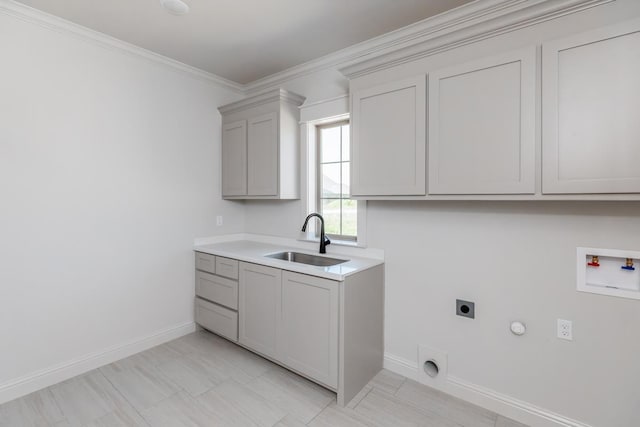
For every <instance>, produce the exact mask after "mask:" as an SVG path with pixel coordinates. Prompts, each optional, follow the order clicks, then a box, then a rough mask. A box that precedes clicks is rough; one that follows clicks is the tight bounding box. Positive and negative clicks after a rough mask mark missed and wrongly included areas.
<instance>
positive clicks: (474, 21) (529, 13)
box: [0, 0, 616, 103]
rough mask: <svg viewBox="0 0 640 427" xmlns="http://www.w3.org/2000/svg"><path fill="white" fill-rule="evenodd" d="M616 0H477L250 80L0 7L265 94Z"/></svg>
mask: <svg viewBox="0 0 640 427" xmlns="http://www.w3.org/2000/svg"><path fill="white" fill-rule="evenodd" d="M614 1H616V0H476V1H474V2H471V3H467V4H465V5H463V6H460V7H458V8H455V9H452V10H449V11H447V12H444V13H441V14H439V15H436V16H433V17H431V18H427V19H425V20H422V21H419V22H416V23H414V24H411V25H408V26H406V27H403V28H400V29H398V30H395V31H391V32H389V33H386V34H383V35H381V36H378V37H374V38H372V39H369V40H366V41H364V42H362V43H358V44H355V45H353V46H350V47H347V48H345V49H342V50H339V51H337V52H333V53H330V54H328V55H325V56H322V57H320V58H317V59H313V60H311V61H308V62H305V63H303V64H300V65H296V66H294V67H291V68H288V69H286V70H284V71H281V72H278V73H275V74H272V75H270V76H267V77H264V78H262V79H258V80H255V81H253V82H250V83H247V84H240V83H237V82H234V81H231V80H228V79H225V78H223V77H220V76H218V75H215V74H213V73H209V72H207V71H204V70H201V69H199V68H196V67H192V66H190V65H187V64H184V63H182V62H179V61H176V60H173V59H171V58H168V57H166V56H163V55H160V54H157V53H154V52H152V51H150V50H147V49H143V48H141V47H138V46H135V45H133V44H130V43H127V42H124V41H122V40H119V39H116V38H114V37H111V36H108V35H106V34H103V33H100V32H97V31H94V30H91V29H89V28H86V27H83V26H81V25H78V24H75V23H73V22H70V21H67V20H65V19H62V18H59V17H57V16H53V15H50V14H47V13H45V12H42V11H40V10H37V9H34V8H31V7H29V6H26V5H24V4H21V3H18V2H16V1H14V0H0V13H2V14H5V15H10V16H13V17H15V18H18V19H21V20H23V21H26V22H30V23H32V24H36V25H39V26H41V27H43V28H47V29H49V30H52V31H56V32H58V33H61V34H66V35H69V36H72V37H76V38H80V39H82V40H84V41H87V42H89V43H94V44H96V45H98V46H101V47H103V48H107V49H111V50H117V51H120V52H122V53H125V54H128V55H132V56H136V57H140V58H144V59H146V60H148V61H150V62H153V63H156V64H160V65H164V66H167V67H169V68H172V69H174V70H177V71H181V72H183V73H186V74H188V75H190V76H192V77H195V78H198V79H201V80H205V81H208V82H211V83H214V84H216V85H219V86H221V87H223V88H225V89H228V90H230V91H232V92H233V93H236V94H239V95H244V96H250V95H251V96H254V95H257V96H262V95H261V94H266V95H268V94H272V90H274V89H275V88H279V87H280V86H282V85H284V84H285V83H287V82H289V81H291V80H293V79H296V78H300V77H304V76H306V75H309V74H312V73H315V72H319V71H323V70H327V69H338V70H339V71H340V72H342V73H343V74H344V75H345V76H347V77H348V78H350V79H351V78H355V77H358V76H361V75H365V74H369V73H372V72H375V71H378V70H383V69H386V68H390V67H394V66H396V65H399V64H403V63H406V62H410V61H414V60H417V59H420V58H424V57H427V56H430V55H434V54H436V53H439V52H444V51H447V50H451V49H455V48H457V47H460V46H464V45H467V44H470V43H474V42H477V41H480V40H484V39H487V38H490V37H494V36H497V35H500V34H505V33H508V32H511V31H516V30H518V29H521V28H525V27H527V26H531V25H535V24H537V23H540V22H544V21H547V20H551V19H555V18H558V17H560V16H564V15H568V14H572V13H576V12H580V11H582V10H585V9H589V8H592V7H595V6H599V5H602V4H606V3H611V2H614ZM285 92H286V91H285ZM294 95H295V94H294ZM296 96H298V95H296ZM285 97H286V96H285ZM255 99H256V98H254V100H255ZM294 103H295V101H294Z"/></svg>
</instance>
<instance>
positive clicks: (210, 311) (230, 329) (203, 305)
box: [196, 298, 238, 341]
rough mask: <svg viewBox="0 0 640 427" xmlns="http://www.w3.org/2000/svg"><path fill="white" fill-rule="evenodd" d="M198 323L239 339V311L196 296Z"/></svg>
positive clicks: (217, 332)
mask: <svg viewBox="0 0 640 427" xmlns="http://www.w3.org/2000/svg"><path fill="white" fill-rule="evenodd" d="M196 323H197V324H199V325H200V326H202V327H203V328H205V329H208V330H210V331H211V332H213V333H216V334H218V335H221V336H223V337H225V338H228V339H230V340H232V341H238V313H236V312H235V311H231V310H229V309H228V308H224V307H221V306H219V305H216V304H213V303H211V302H208V301H205V300H203V299H200V298H196Z"/></svg>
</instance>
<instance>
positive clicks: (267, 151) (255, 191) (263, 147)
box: [247, 113, 278, 196]
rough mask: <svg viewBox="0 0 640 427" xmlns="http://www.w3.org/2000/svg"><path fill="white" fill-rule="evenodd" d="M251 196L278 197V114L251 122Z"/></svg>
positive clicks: (257, 118)
mask: <svg viewBox="0 0 640 427" xmlns="http://www.w3.org/2000/svg"><path fill="white" fill-rule="evenodd" d="M248 133H249V136H248V142H247V147H248V159H249V161H248V183H247V192H248V194H249V196H276V195H278V114H277V113H269V114H265V115H263V116H259V117H254V118H252V119H250V120H249V131H248Z"/></svg>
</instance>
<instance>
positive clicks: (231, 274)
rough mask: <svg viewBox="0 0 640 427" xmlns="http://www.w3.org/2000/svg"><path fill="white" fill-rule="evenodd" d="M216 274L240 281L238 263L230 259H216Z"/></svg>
mask: <svg viewBox="0 0 640 427" xmlns="http://www.w3.org/2000/svg"><path fill="white" fill-rule="evenodd" d="M216 274H217V275H218V276H224V277H228V278H229V279H236V280H238V261H236V260H235V259H230V258H222V257H216Z"/></svg>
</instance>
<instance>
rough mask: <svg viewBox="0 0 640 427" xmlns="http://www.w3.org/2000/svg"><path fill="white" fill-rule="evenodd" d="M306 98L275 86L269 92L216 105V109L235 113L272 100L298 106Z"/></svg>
mask: <svg viewBox="0 0 640 427" xmlns="http://www.w3.org/2000/svg"><path fill="white" fill-rule="evenodd" d="M305 99H306V98H305V97H304V96H300V95H298V94H296V93H293V92H289V91H288V90H285V89H282V88H277V89H274V90H271V91H269V92H264V93H262V94H260V95H256V96H252V97H250V98H245V99H241V100H240V101H236V102H232V103H231V104H227V105H223V106H222V107H218V111H220V113H222V114H229V113H235V112H237V111H242V110H245V109H247V108H251V107H257V106H259V105H264V104H268V103H270V102H274V101H282V102H288V103H290V104H293V105H294V106H296V107H299V106H300V105H302V104H303V103H304V100H305Z"/></svg>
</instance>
